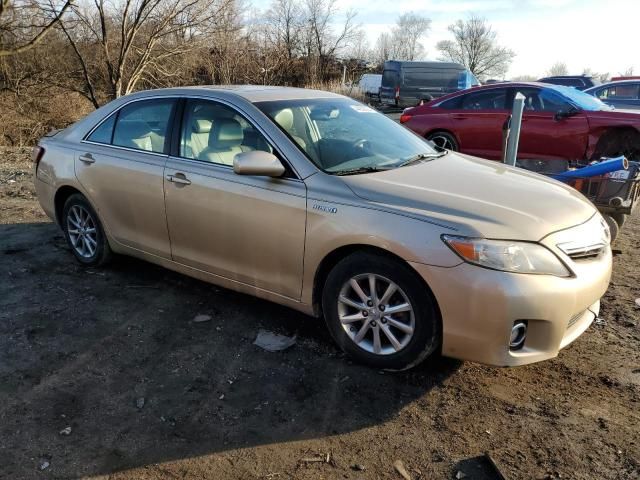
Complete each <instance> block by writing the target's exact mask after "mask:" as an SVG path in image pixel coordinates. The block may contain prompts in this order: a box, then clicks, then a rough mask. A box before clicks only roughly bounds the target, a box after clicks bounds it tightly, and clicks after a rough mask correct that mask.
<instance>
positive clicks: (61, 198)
mask: <svg viewBox="0 0 640 480" xmlns="http://www.w3.org/2000/svg"><path fill="white" fill-rule="evenodd" d="M76 193H79V194H80V195H83V196H85V195H84V194H83V193H82V192H81V191H80V190H78V189H77V188H75V187H72V186H70V185H63V186H62V187H60V188H58V190H57V191H56V194H55V196H54V198H53V204H54V207H55V213H56V222H57V223H58V225H60V226H62V210H63V209H64V204H65V202H66V201H67V199H68V198H69V197H70V196H71V195H74V194H76ZM85 198H86V196H85ZM87 201H88V200H87Z"/></svg>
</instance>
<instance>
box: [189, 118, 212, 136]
mask: <svg viewBox="0 0 640 480" xmlns="http://www.w3.org/2000/svg"><path fill="white" fill-rule="evenodd" d="M212 123H213V122H212V121H211V120H205V119H204V118H196V119H195V120H194V121H193V124H192V125H191V129H192V130H193V133H209V132H210V131H211V124H212Z"/></svg>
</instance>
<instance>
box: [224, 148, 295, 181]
mask: <svg viewBox="0 0 640 480" xmlns="http://www.w3.org/2000/svg"><path fill="white" fill-rule="evenodd" d="M233 171H234V173H236V174H237V175H261V176H265V177H281V176H282V175H283V174H284V165H282V162H281V161H280V160H278V158H277V157H276V156H275V155H273V154H272V153H268V152H263V151H262V150H253V151H251V152H243V153H238V154H237V155H236V156H235V157H234V159H233Z"/></svg>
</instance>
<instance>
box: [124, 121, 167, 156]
mask: <svg viewBox="0 0 640 480" xmlns="http://www.w3.org/2000/svg"><path fill="white" fill-rule="evenodd" d="M113 144H114V145H119V146H121V147H129V148H135V149H137V150H145V151H147V152H162V151H163V150H164V137H161V136H160V135H158V134H157V133H155V132H154V131H152V130H151V127H150V126H149V124H148V123H147V122H144V121H142V120H124V121H122V122H119V123H118V125H117V126H116V131H115V132H114V135H113Z"/></svg>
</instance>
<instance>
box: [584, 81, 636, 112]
mask: <svg viewBox="0 0 640 480" xmlns="http://www.w3.org/2000/svg"><path fill="white" fill-rule="evenodd" d="M584 93H588V94H589V95H592V96H594V97H596V98H599V99H600V100H602V101H603V102H604V103H606V104H607V105H611V106H612V107H615V108H617V109H622V110H628V109H633V110H640V80H620V81H617V82H609V83H605V84H602V85H598V86H596V87H591V88H588V89H587V90H585V91H584Z"/></svg>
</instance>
